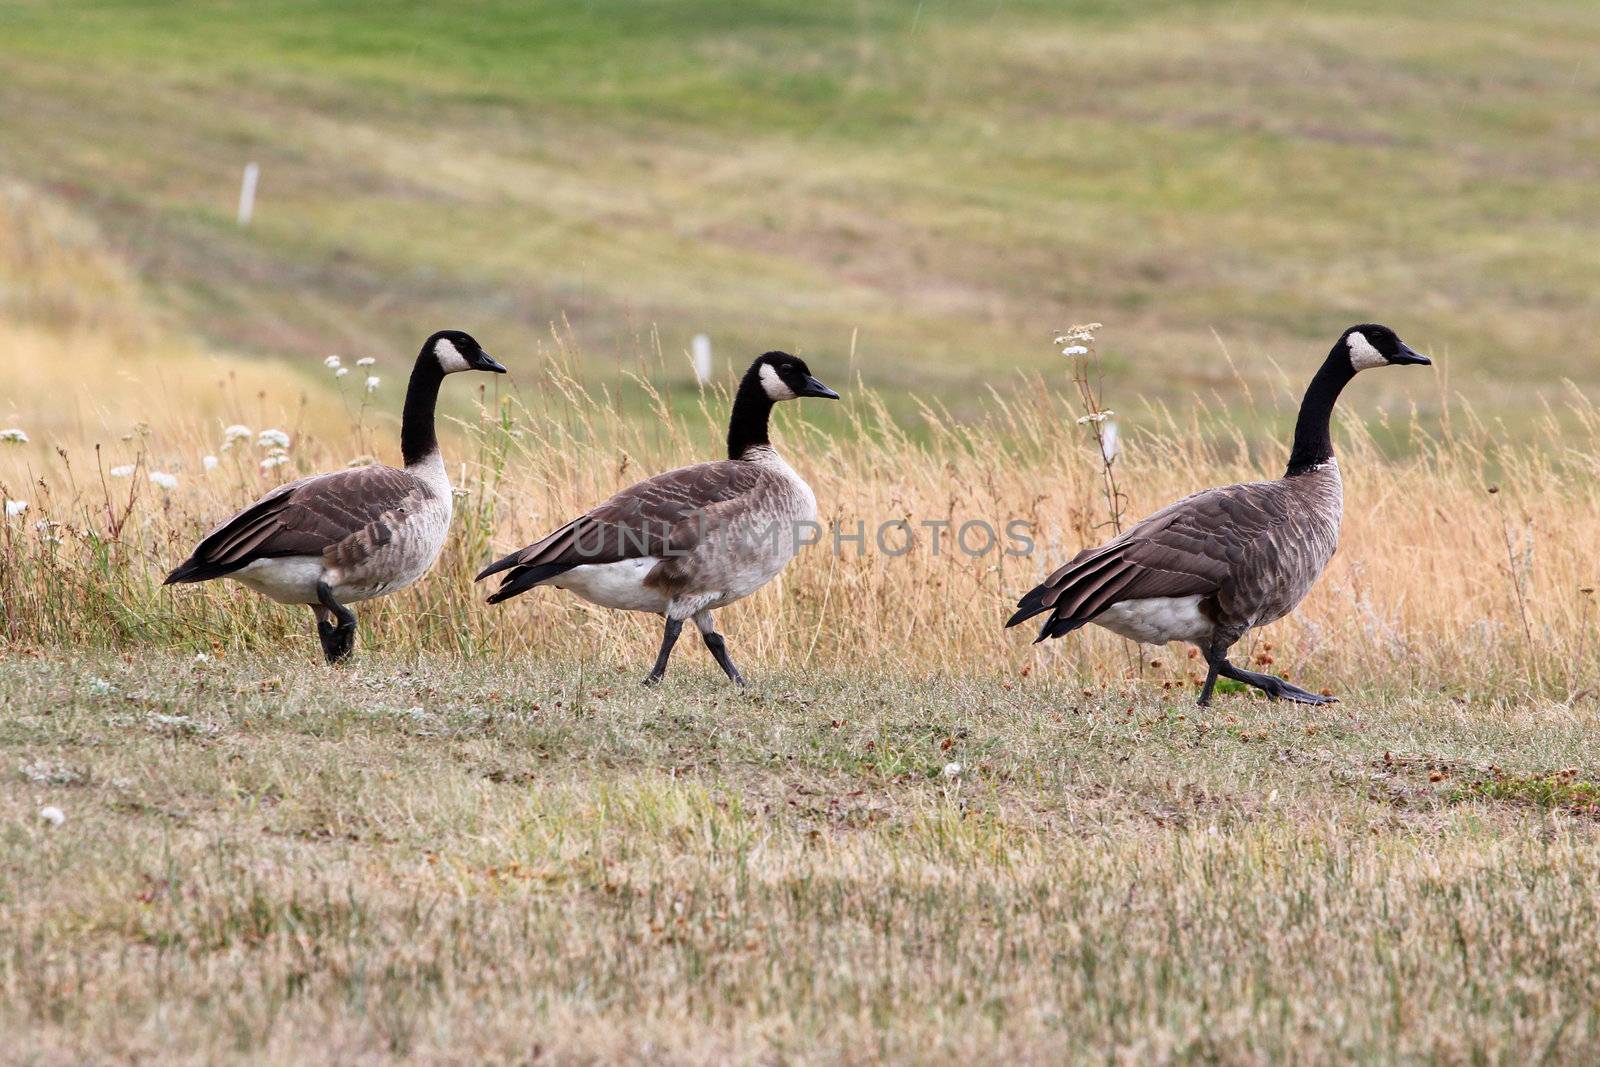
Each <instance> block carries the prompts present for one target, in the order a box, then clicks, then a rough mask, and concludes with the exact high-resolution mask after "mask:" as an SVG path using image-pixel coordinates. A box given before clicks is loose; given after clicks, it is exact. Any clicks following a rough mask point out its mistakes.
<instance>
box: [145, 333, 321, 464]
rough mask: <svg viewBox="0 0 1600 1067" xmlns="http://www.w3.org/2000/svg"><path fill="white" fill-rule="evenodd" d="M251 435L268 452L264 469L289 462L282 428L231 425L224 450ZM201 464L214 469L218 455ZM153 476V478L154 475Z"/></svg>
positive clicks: (224, 436) (260, 447) (257, 445)
mask: <svg viewBox="0 0 1600 1067" xmlns="http://www.w3.org/2000/svg"><path fill="white" fill-rule="evenodd" d="M323 362H324V363H326V364H327V365H328V366H330V367H337V366H338V363H339V357H338V356H329V357H328V358H327V359H325V360H323ZM251 437H254V438H255V439H256V447H257V448H259V449H261V450H262V451H263V452H265V453H266V455H265V456H263V457H262V458H261V469H262V470H264V471H269V470H272V469H273V468H274V467H281V466H283V465H284V464H285V463H287V462H289V444H290V439H289V435H288V434H286V433H284V432H283V431H282V430H273V429H268V430H262V431H261V432H260V433H255V432H254V431H253V430H251V429H250V427H248V426H239V425H234V426H229V427H228V428H227V429H225V430H223V431H222V451H224V452H226V451H228V450H229V449H231V448H233V446H234V445H236V444H238V443H239V442H240V441H248V440H250V438H251ZM200 465H201V466H202V467H204V468H205V469H206V470H208V471H209V470H213V469H215V467H216V465H217V457H216V456H203V457H201V460H200ZM151 477H152V480H153V479H154V475H152V476H151Z"/></svg>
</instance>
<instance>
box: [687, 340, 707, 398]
mask: <svg viewBox="0 0 1600 1067" xmlns="http://www.w3.org/2000/svg"><path fill="white" fill-rule="evenodd" d="M690 351H691V352H692V353H693V355H694V376H695V380H696V381H698V382H699V383H700V384H701V385H705V384H706V383H707V382H709V381H710V380H711V338H709V337H707V336H706V335H705V334H703V333H697V334H695V335H694V341H693V342H692V344H691V346H690Z"/></svg>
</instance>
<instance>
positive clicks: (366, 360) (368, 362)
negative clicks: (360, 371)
mask: <svg viewBox="0 0 1600 1067" xmlns="http://www.w3.org/2000/svg"><path fill="white" fill-rule="evenodd" d="M376 362H378V361H377V360H375V359H373V358H372V357H371V356H362V357H361V358H360V359H358V360H356V366H358V367H370V366H372V365H373V364H374V363H376Z"/></svg>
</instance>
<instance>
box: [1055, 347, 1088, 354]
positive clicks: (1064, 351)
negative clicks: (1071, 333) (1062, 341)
mask: <svg viewBox="0 0 1600 1067" xmlns="http://www.w3.org/2000/svg"><path fill="white" fill-rule="evenodd" d="M1061 354H1062V355H1063V356H1087V355H1088V354H1089V350H1088V349H1087V348H1085V347H1083V346H1082V345H1068V346H1067V347H1066V348H1063V349H1062V350H1061Z"/></svg>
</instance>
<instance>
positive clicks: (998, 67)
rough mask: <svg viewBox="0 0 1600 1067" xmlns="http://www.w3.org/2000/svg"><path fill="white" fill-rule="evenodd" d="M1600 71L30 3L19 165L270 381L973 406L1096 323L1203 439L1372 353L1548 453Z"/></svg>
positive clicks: (1115, 38)
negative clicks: (751, 370) (459, 363)
mask: <svg viewBox="0 0 1600 1067" xmlns="http://www.w3.org/2000/svg"><path fill="white" fill-rule="evenodd" d="M1597 45H1600V11H1597V9H1596V8H1594V6H1593V5H1591V4H1586V3H1581V2H1578V0H1571V2H1566V3H1560V2H1543V3H1539V4H1535V5H1531V6H1530V5H1522V6H1519V7H1518V8H1516V9H1514V10H1513V9H1506V8H1504V7H1503V6H1501V5H1495V4H1490V3H1487V2H1484V0H1453V2H1450V3H1445V4H1420V3H1416V4H1401V5H1393V4H1376V3H1368V2H1352V0H1345V2H1342V3H1338V4H1332V5H1317V6H1316V7H1314V8H1306V7H1305V6H1304V5H1291V4H1282V3H1271V2H1246V3H1231V4H1225V5H1224V4H1206V3H1169V4H1162V5H1121V4H1112V3H1105V2H1101V3H1072V4H1065V5H1060V4H1042V3H1006V4H1000V5H996V4H954V3H948V2H943V3H941V2H932V3H930V2H917V3H912V2H904V3H884V4H867V3H823V4H806V5H797V4H789V3H757V4H749V3H733V2H730V0H699V2H692V3H674V4H666V3H645V4H632V3H629V4H622V3H585V4H577V3H549V4H538V5H522V4H505V3H489V4H475V5H471V6H465V5H404V6H396V5H388V4H384V5H376V4H346V5H322V4H307V3H284V2H263V3H256V4H238V3H230V4H214V5H206V6H205V7H203V8H199V9H197V8H195V7H192V6H183V7H175V6H172V5H157V4H134V3H119V2H104V3H62V4H44V3H25V4H13V5H10V6H8V7H7V8H6V9H5V10H4V11H3V12H0V62H3V63H4V65H5V67H6V70H7V77H6V78H5V80H4V83H3V84H0V138H3V139H4V140H5V142H6V143H8V144H12V145H18V146H25V147H26V150H24V151H17V152H12V153H8V154H7V158H6V160H5V163H4V166H5V168H6V169H7V170H8V171H11V172H14V173H15V174H16V175H17V176H20V177H23V178H25V179H28V180H31V181H34V182H36V183H40V184H42V185H45V186H47V187H48V188H50V189H51V190H53V191H54V192H55V193H57V194H58V195H60V196H62V197H64V198H66V199H68V200H69V201H71V202H72V203H73V204H74V205H75V206H77V207H80V208H81V209H83V210H85V211H86V212H88V213H90V214H91V215H93V216H94V217H95V218H97V219H98V220H99V221H100V222H101V224H102V225H103V227H104V228H105V230H106V232H107V234H108V235H109V238H110V239H111V240H112V241H113V243H114V244H115V245H116V247H117V248H118V249H119V250H121V252H122V253H123V254H124V255H126V256H127V257H128V258H129V259H130V260H132V261H133V262H134V265H135V267H136V270H137V272H138V274H139V275H140V277H141V278H142V279H143V280H144V282H145V284H146V286H147V287H148V288H149V289H150V290H151V291H152V293H153V294H155V295H157V296H158V297H159V298H160V299H161V300H162V301H163V302H164V303H165V304H166V305H167V306H168V307H169V308H171V309H173V311H174V312H175V314H176V317H177V319H178V320H179V321H181V322H183V323H184V324H186V325H187V326H188V327H189V328H191V329H193V330H195V331H198V332H200V333H202V334H204V335H205V336H206V337H207V338H208V339H209V340H210V341H212V342H213V343H216V344H219V345H222V346H225V347H228V348H231V349H235V350H240V351H246V352H254V353H259V354H272V355H278V356H293V357H294V358H296V359H299V360H302V361H303V360H306V359H310V358H312V357H315V356H317V355H319V354H323V353H325V352H327V351H334V350H338V351H383V352H385V353H390V352H403V351H407V350H409V349H410V348H411V347H412V346H413V345H414V344H415V338H416V337H417V336H420V335H422V334H425V333H426V332H428V330H430V329H432V328H433V327H435V326H437V325H439V324H440V323H445V322H449V323H458V324H462V325H465V326H468V327H470V328H472V329H475V330H478V331H479V332H480V333H482V334H483V335H484V336H485V338H486V339H488V340H489V341H490V342H491V344H492V345H493V347H494V348H495V349H496V350H498V351H502V352H504V353H506V354H507V355H508V356H509V357H511V360H512V362H513V364H515V363H517V362H518V361H522V362H526V361H528V360H533V359H537V358H539V357H538V354H537V346H538V345H539V344H540V343H542V342H545V341H547V340H548V328H549V324H550V323H551V322H553V321H560V320H562V319H563V318H564V319H565V320H567V321H568V322H570V324H571V329H572V331H573V333H574V334H575V336H576V338H577V340H578V342H579V347H580V348H581V350H583V351H585V352H587V353H589V354H590V355H589V359H590V362H591V369H592V370H593V371H594V372H595V373H596V374H604V375H608V376H614V375H615V374H616V373H617V372H618V371H619V370H621V369H623V368H625V367H628V366H633V365H635V364H636V363H637V361H638V360H640V359H653V358H654V353H655V349H656V346H657V343H658V340H657V336H656V334H657V332H658V334H659V345H660V348H661V349H663V350H664V351H665V353H666V354H667V357H668V358H669V359H670V360H673V361H678V360H679V358H680V357H679V353H680V352H681V351H683V350H684V349H685V348H686V347H687V344H688V339H689V336H690V335H691V334H692V333H694V332H696V331H699V330H706V331H709V332H710V333H711V334H712V335H713V337H714V338H715V340H716V342H717V351H718V354H719V358H720V359H722V360H723V361H725V363H728V364H732V363H738V362H741V361H742V359H743V358H745V356H746V355H748V354H749V353H752V352H755V351H759V350H762V349H765V348H770V347H774V346H781V347H790V348H798V349H802V350H803V351H804V352H806V353H807V354H808V355H811V356H814V357H816V362H817V364H818V366H819V368H826V369H827V370H829V371H830V372H832V373H833V375H834V377H836V378H840V379H848V378H849V377H850V376H851V374H850V373H849V372H853V371H859V372H861V373H862V374H863V375H864V376H865V377H866V378H867V379H868V380H869V381H870V382H872V383H874V384H879V385H883V386H886V387H888V389H889V390H890V392H891V394H893V393H896V392H900V391H905V390H916V391H919V392H922V393H925V394H932V395H935V396H938V397H941V398H943V399H947V400H950V401H952V402H954V403H956V404H957V405H958V406H959V407H962V408H967V409H970V407H971V405H972V404H973V403H974V401H973V399H972V397H973V396H974V395H975V390H974V388H973V386H974V385H976V384H979V383H984V382H990V381H995V382H998V383H999V384H1001V385H1002V386H1004V387H1009V386H1010V385H1011V384H1012V383H1013V382H1014V381H1015V379H1014V378H1013V377H1012V371H1013V370H1015V369H1017V368H1023V369H1038V368H1041V367H1047V366H1051V364H1052V360H1053V359H1054V353H1053V348H1052V346H1051V345H1050V343H1049V341H1050V338H1051V336H1052V335H1053V333H1054V331H1055V330H1057V329H1058V328H1060V327H1061V326H1063V325H1065V324H1067V323H1069V322H1073V321H1084V320H1089V319H1095V320H1100V321H1104V322H1106V323H1108V325H1109V328H1108V330H1107V331H1106V332H1105V335H1104V337H1105V345H1106V350H1107V353H1108V355H1109V356H1110V357H1111V359H1112V363H1111V367H1112V374H1113V378H1114V381H1113V382H1112V395H1114V396H1126V395H1128V394H1129V393H1139V394H1143V395H1147V396H1150V397H1152V398H1154V399H1159V400H1169V401H1177V402H1179V403H1183V404H1185V405H1186V404H1187V403H1189V400H1188V398H1189V397H1192V396H1193V395H1195V394H1196V393H1198V394H1200V395H1202V396H1209V395H1210V394H1211V393H1212V391H1213V390H1220V391H1222V392H1223V393H1224V394H1225V395H1230V396H1231V395H1233V390H1234V389H1236V388H1237V387H1236V385H1235V382H1234V379H1233V376H1232V372H1231V371H1229V369H1228V368H1227V366H1226V361H1225V359H1224V358H1223V355H1222V350H1221V348H1220V347H1219V346H1218V343H1217V339H1216V337H1214V336H1213V331H1215V333H1216V335H1217V337H1220V338H1221V339H1222V341H1223V342H1224V343H1225V344H1226V345H1227V346H1228V349H1229V351H1230V352H1231V353H1232V355H1233V357H1234V359H1235V360H1236V361H1238V362H1240V363H1241V364H1242V365H1243V367H1244V369H1245V371H1246V374H1247V377H1249V378H1251V379H1255V380H1258V381H1261V380H1271V381H1276V380H1277V379H1276V377H1275V372H1274V371H1273V370H1272V369H1271V365H1272V364H1273V363H1274V362H1276V363H1277V364H1280V365H1282V366H1283V367H1284V368H1285V369H1286V372H1287V376H1288V379H1289V380H1290V382H1291V383H1293V387H1296V388H1297V387H1298V385H1299V383H1300V381H1301V380H1302V379H1303V377H1304V373H1303V371H1304V368H1306V367H1308V366H1309V365H1311V363H1312V361H1314V360H1315V359H1316V358H1317V357H1318V355H1320V353H1321V352H1322V351H1324V350H1325V347H1326V345H1327V343H1328V341H1329V339H1330V338H1331V337H1333V336H1334V335H1335V334H1336V332H1337V331H1338V330H1339V329H1340V328H1341V327H1343V326H1344V325H1346V324H1348V323H1349V322H1351V321H1359V320H1362V319H1367V318H1376V319H1380V320H1386V321H1389V322H1391V323H1393V324H1394V325H1396V326H1397V327H1399V328H1400V329H1401V331H1402V333H1403V334H1404V335H1405V336H1407V337H1408V338H1409V339H1410V340H1411V341H1412V342H1413V343H1415V344H1416V345H1417V346H1418V347H1421V348H1425V349H1428V350H1431V351H1433V352H1434V353H1436V354H1438V355H1440V356H1442V357H1444V361H1443V362H1444V365H1445V366H1447V367H1448V368H1449V372H1448V373H1449V377H1448V379H1447V381H1448V384H1449V387H1450V388H1453V389H1460V390H1461V391H1463V392H1464V393H1465V394H1466V395H1467V396H1468V398H1469V399H1470V400H1472V401H1473V402H1474V403H1475V404H1476V405H1477V406H1478V407H1479V408H1480V410H1481V411H1483V412H1484V413H1485V414H1489V415H1495V416H1504V417H1506V418H1508V419H1509V420H1511V425H1512V426H1513V428H1515V427H1516V426H1517V425H1519V424H1525V423H1526V421H1527V420H1528V419H1529V418H1530V417H1531V416H1532V415H1533V414H1535V413H1536V412H1538V411H1539V410H1540V397H1541V396H1548V395H1552V393H1553V390H1555V389H1556V388H1557V387H1558V384H1559V381H1560V379H1561V378H1562V377H1572V378H1573V379H1575V380H1577V381H1578V382H1580V383H1581V384H1586V385H1592V384H1594V383H1596V381H1597V379H1596V374H1597V372H1596V370H1595V364H1594V361H1593V360H1591V359H1590V358H1588V349H1589V334H1590V327H1591V325H1592V323H1593V321H1594V319H1595V317H1596V313H1597V312H1600V305H1597V303H1596V302H1597V300H1600V297H1597V296H1596V294H1597V293H1600V267H1597V261H1596V259H1595V257H1594V256H1593V255H1592V249H1593V248H1594V247H1595V244H1596V241H1597V238H1600V234H1597V233H1596V226H1597V225H1600V224H1597V222H1596V216H1595V213H1594V212H1593V211H1592V210H1590V205H1591V201H1592V186H1593V182H1594V179H1595V169H1594V167H1595V165H1594V160H1595V159H1596V158H1597V155H1600V152H1597V148H1600V144H1597V140H1596V133H1595V130H1594V128H1593V123H1592V122H1590V121H1589V117H1590V115H1591V112H1592V106H1591V105H1592V101H1593V98H1594V96H1595V93H1596V91H1597V90H1600V81H1597V79H1600V70H1597V69H1596V68H1595V66H1594V65H1593V64H1592V63H1590V62H1587V57H1589V56H1591V55H1592V54H1593V52H1594V49H1595V47H1596V46H1597ZM247 159H255V160H258V161H260V162H261V163H262V165H263V179H262V187H261V190H262V192H261V203H260V208H259V212H258V218H257V223H256V225H255V226H254V227H252V228H251V229H250V230H248V231H246V232H240V231H239V230H238V229H237V228H236V227H235V226H234V224H233V221H232V212H233V205H234V197H235V195H236V190H237V186H238V176H239V170H240V168H241V166H242V165H243V163H244V162H245V161H246V160H247ZM851 353H853V354H851ZM675 365H677V366H682V364H681V363H677V362H675ZM1510 367H1515V374H1514V375H1508V374H1507V373H1506V372H1507V369H1508V368H1510ZM1389 388H1390V389H1391V390H1392V391H1389V392H1386V393H1385V394H1383V395H1382V396H1379V397H1375V398H1370V399H1369V400H1368V403H1369V404H1373V405H1376V406H1380V407H1381V406H1392V405H1395V404H1397V403H1407V404H1408V403H1409V402H1410V401H1411V400H1412V399H1414V395H1413V394H1412V393H1411V392H1409V391H1404V390H1401V389H1400V387H1399V386H1391V387H1389ZM1434 402H1435V400H1434V398H1431V397H1429V398H1421V403H1422V404H1423V405H1424V406H1425V407H1431V405H1432V404H1433V403H1434Z"/></svg>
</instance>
